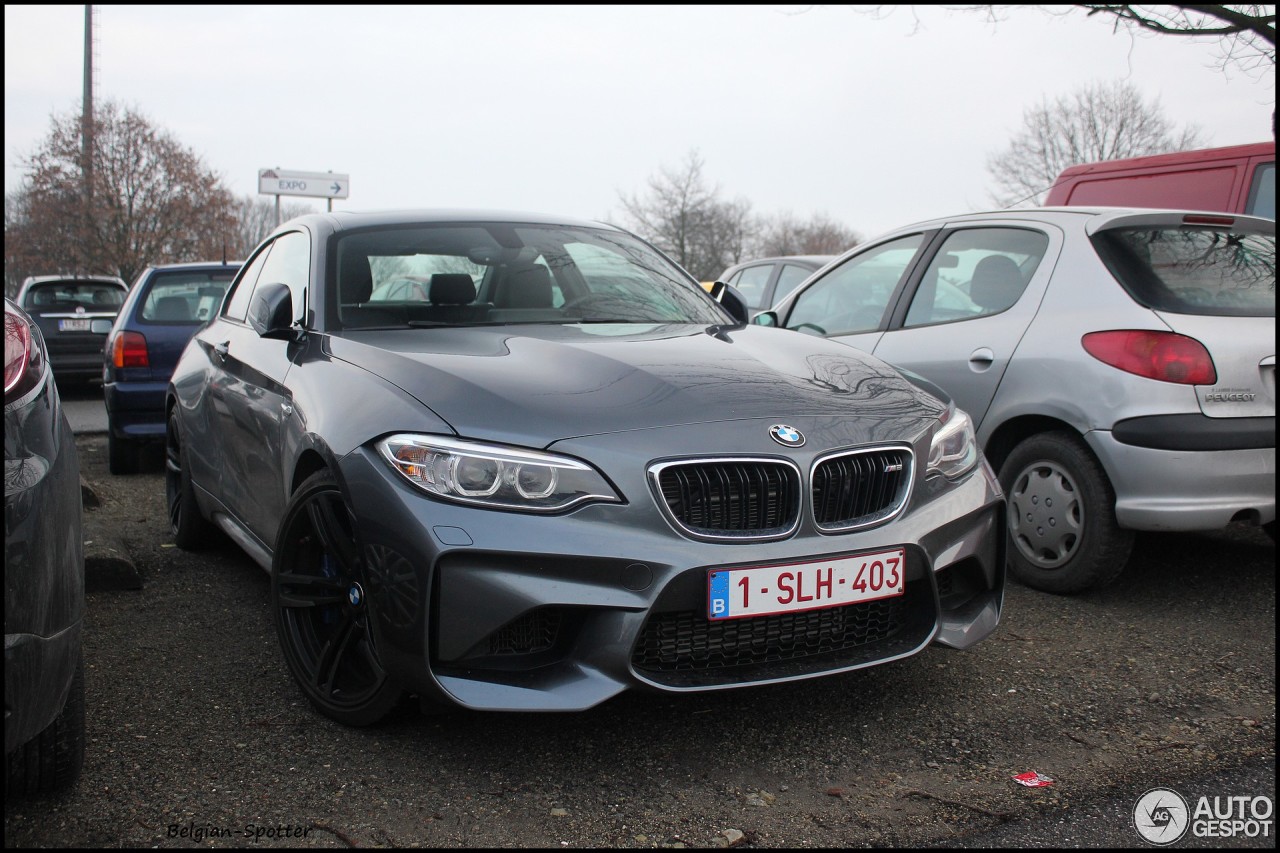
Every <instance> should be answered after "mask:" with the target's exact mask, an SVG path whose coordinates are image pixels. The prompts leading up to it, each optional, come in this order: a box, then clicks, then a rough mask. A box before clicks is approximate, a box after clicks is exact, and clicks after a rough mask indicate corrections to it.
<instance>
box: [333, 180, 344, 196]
mask: <svg viewBox="0 0 1280 853" xmlns="http://www.w3.org/2000/svg"><path fill="white" fill-rule="evenodd" d="M332 189H333V191H334V192H335V193H340V192H342V184H340V183H338V182H336V181H335V182H334V184H333V187H332Z"/></svg>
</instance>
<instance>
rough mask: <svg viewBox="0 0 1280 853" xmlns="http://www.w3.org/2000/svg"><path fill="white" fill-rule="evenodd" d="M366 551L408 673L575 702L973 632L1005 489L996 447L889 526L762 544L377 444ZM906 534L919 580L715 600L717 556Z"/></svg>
mask: <svg viewBox="0 0 1280 853" xmlns="http://www.w3.org/2000/svg"><path fill="white" fill-rule="evenodd" d="M342 476H343V480H344V483H345V487H346V489H347V491H348V493H349V498H350V500H351V505H352V506H353V507H354V509H355V512H356V514H357V522H358V529H359V530H360V531H361V536H362V539H363V542H362V544H363V546H364V550H365V555H366V566H367V573H368V576H367V578H366V584H365V589H366V592H367V593H368V598H369V602H370V605H371V608H370V612H371V622H372V624H373V629H374V636H375V641H376V643H377V645H378V654H379V656H380V659H381V661H382V663H383V664H384V665H385V666H386V667H387V669H388V671H389V672H391V673H392V674H393V676H394V677H396V678H397V679H398V680H399V681H401V682H402V683H403V684H404V685H405V686H406V687H407V688H409V689H411V690H415V691H418V692H420V693H423V694H425V695H429V696H432V697H433V698H438V699H445V700H447V701H449V702H452V703H456V704H459V705H462V706H465V707H467V708H471V709H479V710H503V711H575V710H584V709H586V708H590V707H592V706H594V705H596V704H599V703H600V702H603V701H605V700H607V699H609V698H611V697H613V696H615V695H617V694H618V693H620V692H622V691H624V690H626V689H629V688H640V689H649V690H658V691H667V692H693V691H703V690H716V689H726V688H733V687H742V686H746V685H753V684H769V683H778V682H784V681H792V680H797V679H803V678H812V677H817V676H822V675H828V674H832V673H837V672H844V671H849V670H853V669H858V668H861V667H865V666H871V665H874V664H879V663H884V662H887V661H892V660H897V659H901V658H904V657H908V656H910V655H913V654H915V653H917V652H919V651H920V650H921V649H923V648H924V647H925V646H926V645H928V644H929V643H930V642H937V643H939V644H942V645H947V646H951V647H955V648H967V647H969V646H971V645H973V644H974V643H976V642H978V641H979V640H981V639H983V638H984V637H986V636H988V635H989V634H990V633H991V632H992V631H993V630H994V629H995V627H996V624H997V623H998V621H999V615H1000V609H1001V603H1002V600H1003V590H1004V550H1003V549H1004V540H1005V536H1004V527H1003V524H1004V521H1003V519H1004V501H1003V497H1002V495H1001V493H1000V490H999V486H998V483H997V481H996V479H995V476H994V475H993V474H992V473H991V471H990V468H989V467H988V466H987V465H986V463H985V462H983V463H982V464H981V465H980V466H979V468H978V469H977V470H975V471H974V472H973V473H972V474H971V475H969V477H968V478H967V479H966V480H964V481H962V482H960V483H958V484H952V485H949V486H946V487H940V486H939V484H937V483H934V482H932V481H929V482H918V483H917V488H916V492H915V494H914V496H913V498H912V500H911V502H910V504H909V505H908V507H907V509H906V511H905V512H904V513H903V514H902V515H900V516H899V517H898V518H896V519H894V520H893V521H891V522H890V523H888V524H885V525H883V526H881V527H877V528H873V529H869V530H862V531H858V532H855V533H849V534H844V535H825V534H821V533H819V532H817V530H816V529H815V528H813V527H812V526H811V525H802V526H801V529H800V531H799V532H797V533H796V534H795V535H793V536H791V537H790V538H787V539H783V540H781V541H772V542H754V543H749V544H734V543H727V544H726V543H717V542H700V541H694V540H692V539H689V538H686V537H684V536H681V535H679V534H677V533H676V532H675V531H674V530H673V529H672V527H671V526H670V525H669V524H668V523H667V522H666V521H665V520H664V519H663V517H662V514H661V512H660V511H659V509H658V507H657V506H656V504H655V503H654V501H653V500H652V499H651V498H650V495H649V494H648V492H647V490H645V489H643V488H641V489H639V490H637V489H634V488H633V489H627V488H625V487H624V493H626V494H627V495H628V497H629V498H631V500H632V503H629V504H625V505H616V504H609V505H606V504H597V505H592V506H586V507H582V508H580V509H578V510H577V511H575V512H571V513H569V514H567V515H559V516H536V515H526V514H520V513H505V512H496V511H489V510H481V509H475V508H469V507H464V506H458V505H455V504H449V503H445V502H441V501H435V500H432V499H430V498H428V497H427V496H425V495H424V494H422V493H420V492H418V491H416V490H415V489H413V488H412V487H411V486H409V485H408V484H407V483H405V482H404V481H403V480H402V479H401V478H400V477H399V476H398V475H397V474H395V473H394V472H392V471H391V470H390V469H389V468H388V466H387V465H386V464H385V463H384V462H383V461H382V460H380V459H379V458H377V456H376V454H374V453H373V452H371V451H369V450H368V449H361V450H358V451H356V452H355V453H352V454H351V455H349V456H348V457H347V458H346V459H344V460H343V464H342ZM896 546H902V547H904V548H905V549H906V552H907V574H906V577H907V582H906V593H905V595H903V596H901V597H898V598H895V599H890V600H888V601H887V602H872V603H869V604H858V605H850V606H848V607H842V608H828V609H826V610H818V611H807V612H804V613H798V614H787V615H784V616H768V617H756V618H752V619H740V620H734V624H733V625H726V624H725V623H721V622H711V621H710V620H708V619H707V618H706V617H705V615H704V614H705V611H706V606H707V604H706V595H707V593H706V588H707V572H708V570H709V569H711V568H726V567H742V566H759V565H776V564H782V563H789V562H796V561H801V560H814V559H823V558H829V557H834V556H838V555H845V554H856V553H860V552H866V551H872V550H880V549H884V548H888V547H896Z"/></svg>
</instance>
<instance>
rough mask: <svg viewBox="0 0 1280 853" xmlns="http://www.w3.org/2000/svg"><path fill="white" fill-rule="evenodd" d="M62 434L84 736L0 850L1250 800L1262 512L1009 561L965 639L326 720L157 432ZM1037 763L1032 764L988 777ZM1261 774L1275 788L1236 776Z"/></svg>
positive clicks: (856, 830)
mask: <svg viewBox="0 0 1280 853" xmlns="http://www.w3.org/2000/svg"><path fill="white" fill-rule="evenodd" d="M78 445H79V450H80V459H81V467H82V473H83V476H84V479H85V481H86V483H87V484H88V486H89V489H90V492H91V494H92V497H93V502H95V503H96V504H97V506H94V507H90V508H88V509H87V510H86V537H87V538H89V539H93V538H94V537H98V541H97V542H96V545H95V546H91V551H92V553H94V554H95V555H97V556H96V557H95V559H94V560H92V561H90V565H89V569H88V571H89V574H88V582H89V595H88V616H87V623H86V632H85V654H86V665H87V690H88V738H89V747H88V754H87V757H86V764H85V770H84V774H83V776H82V778H81V781H80V783H79V785H78V786H77V787H76V789H75V790H74V791H73V792H71V793H70V794H67V795H64V796H61V797H55V798H51V799H48V800H43V801H28V802H7V803H6V807H5V839H6V842H5V843H6V846H104V847H110V846H208V845H210V844H215V845H219V846H249V845H252V844H259V843H270V844H273V845H288V846H436V847H439V846H453V847H489V846H493V847H590V846H596V847H599V846H606V847H670V846H687V847H716V846H755V847H850V846H900V845H948V846H952V845H966V844H972V845H994V846H1017V845H1019V844H1021V843H1027V842H1026V841H1025V840H1024V841H1020V840H1019V839H1020V838H1021V839H1028V838H1030V839H1035V838H1040V839H1046V840H1041V841H1039V842H1038V843H1055V844H1062V845H1067V846H1081V845H1083V846H1092V845H1094V844H1100V843H1103V844H1104V843H1115V844H1119V845H1122V846H1140V845H1142V844H1143V843H1144V842H1142V840H1141V838H1140V837H1139V836H1138V835H1137V833H1136V832H1135V831H1134V829H1133V827H1132V824H1131V820H1132V809H1133V804H1134V802H1135V800H1136V797H1137V796H1138V795H1139V794H1141V793H1142V792H1143V791H1145V790H1147V789H1150V788H1154V787H1166V788H1171V789H1173V790H1178V791H1180V792H1181V793H1182V794H1183V795H1184V796H1187V797H1188V798H1190V797H1191V796H1192V795H1195V796H1200V795H1205V796H1223V797H1225V796H1239V795H1245V796H1255V795H1266V796H1270V797H1272V798H1273V799H1274V775H1275V774H1274V767H1275V570H1274V563H1275V546H1274V543H1273V542H1272V541H1271V540H1270V539H1269V538H1268V537H1267V536H1266V535H1265V534H1263V533H1262V532H1261V531H1259V530H1257V529H1251V528H1243V527H1241V528H1232V529H1230V530H1227V531H1223V532H1221V533H1215V534H1207V535H1164V536H1159V535H1143V536H1141V537H1140V538H1139V540H1138V543H1137V547H1136V548H1135V556H1134V558H1133V560H1132V562H1131V564H1130V565H1129V566H1128V568H1127V570H1126V571H1125V572H1124V573H1123V574H1122V575H1121V577H1120V579H1119V581H1118V582H1116V583H1115V584H1113V585H1112V586H1110V587H1107V588H1105V589H1103V590H1101V591H1097V592H1094V593H1090V594H1086V595H1082V596H1079V597H1055V596H1051V595H1047V594H1043V593H1038V592H1033V591H1031V590H1028V589H1026V588H1024V587H1021V586H1018V585H1016V584H1011V585H1010V587H1009V589H1008V591H1007V594H1006V602H1005V616H1004V619H1003V621H1002V623H1001V627H1000V629H999V631H998V632H997V635H996V636H995V637H993V638H992V639H991V640H990V641H988V642H986V643H983V644H980V645H979V646H977V647H976V648H974V649H972V650H970V651H968V652H950V651H946V650H942V649H929V650H927V651H926V652H925V653H923V654H921V655H919V656H916V657H915V658H912V659H909V660H907V661H903V662H899V663H895V664H889V665H885V666H880V667H876V668H872V669H869V670H864V671H861V672H857V673H853V674H849V675H846V676H841V677H837V678H826V679H818V680H814V681H810V682H804V683H800V684H798V685H796V684H792V685H788V686H782V687H766V688H756V689H749V690H739V691H730V692H727V693H719V694H714V695H683V696H665V695H641V694H633V695H626V696H623V697H621V698H619V699H616V700H613V701H611V702H608V703H606V704H604V705H602V706H599V707H597V708H595V709H593V710H591V711H588V712H585V713H581V714H572V715H558V714H548V715H530V714H468V713H462V712H459V713H453V714H448V715H445V716H434V717H427V716H423V715H421V714H419V713H417V711H416V709H414V708H405V709H404V711H403V712H401V713H397V714H395V715H393V718H392V719H390V720H389V721H387V722H386V723H384V724H382V725H380V726H377V727H374V728H370V729H349V728H344V727H341V726H339V725H337V724H335V723H333V722H331V721H329V720H327V719H325V718H323V717H321V716H319V715H318V714H316V713H315V712H313V711H312V709H311V708H310V707H309V705H308V704H307V703H306V702H305V701H304V700H303V698H302V696H301V694H300V693H299V692H298V690H297V688H296V687H295V686H294V684H293V682H292V681H291V680H290V678H289V676H288V673H287V671H286V669H285V666H284V663H283V661H282V660H281V657H280V651H279V648H278V644H277V641H276V638H275V634H274V630H273V628H272V625H271V617H270V610H269V607H268V599H269V584H268V579H267V577H266V575H265V574H264V573H263V572H262V571H261V570H260V569H259V568H257V566H256V565H255V564H253V563H252V562H251V561H250V560H249V559H248V558H247V557H246V556H244V554H243V553H242V552H241V551H239V550H238V549H237V548H236V547H234V546H233V545H231V544H230V543H224V544H222V545H221V546H219V547H216V548H213V549H211V550H209V551H207V552H203V553H199V554H188V553H185V552H182V551H179V550H178V549H176V548H174V547H173V546H172V544H171V540H170V537H169V535H168V526H167V523H166V521H165V514H164V487H163V478H162V474H161V469H160V463H159V459H158V457H157V458H152V459H151V460H150V464H148V465H145V466H144V469H143V471H142V473H140V474H137V475H134V476H129V477H114V476H112V475H110V474H109V473H108V472H107V466H106V442H105V438H104V437H103V436H101V435H94V434H85V435H81V436H80V438H79V440H78ZM104 546H109V547H106V548H104ZM112 549H118V553H119V555H120V557H121V559H120V560H118V561H117V560H112V559H110V555H111V553H113V550H112ZM104 554H105V555H106V556H105V557H104V556H103V555H104ZM1032 771H1034V772H1037V773H1039V774H1040V775H1041V776H1043V777H1046V778H1048V779H1051V780H1052V783H1051V784H1048V785H1045V786H1044V787H1024V786H1022V785H1019V784H1017V783H1015V781H1014V780H1013V777H1014V776H1015V775H1017V774H1023V773H1028V772H1032ZM1214 774H1218V775H1214ZM1222 774H1226V775H1225V776H1224V775H1222ZM1259 774H1260V775H1261V778H1262V779H1263V780H1264V782H1265V780H1266V779H1267V778H1268V777H1269V779H1270V783H1271V786H1270V790H1266V791H1258V790H1250V789H1241V790H1236V787H1240V786H1243V785H1256V784H1258V783H1257V782H1256V781H1253V782H1250V781H1248V780H1251V779H1253V780H1256V779H1257V778H1258V776H1259ZM1237 780H1238V781H1237ZM1206 786H1207V787H1206ZM1019 827H1023V828H1025V830H1022V831H1025V832H1028V833H1031V834H1029V835H1023V836H1019V835H1009V834H1008V833H1010V832H1011V831H1019V830H1018V828H1019ZM1036 833H1039V834H1038V835H1037V834H1036ZM1077 833H1084V834H1077ZM1089 833H1098V834H1097V835H1092V834H1089ZM1264 841H1265V843H1259V842H1264ZM1223 843H1224V842H1223V841H1222V840H1221V839H1193V838H1191V836H1190V835H1189V836H1188V837H1187V838H1186V839H1184V841H1183V842H1181V844H1182V846H1188V845H1195V846H1219V845H1221V844H1223ZM1229 843H1230V844H1231V845H1236V844H1239V843H1246V840H1245V839H1236V840H1233V841H1231V842H1229ZM1248 843H1252V844H1255V845H1256V846H1266V847H1271V846H1274V834H1272V835H1271V836H1270V837H1269V838H1267V839H1254V840H1252V841H1249V842H1248Z"/></svg>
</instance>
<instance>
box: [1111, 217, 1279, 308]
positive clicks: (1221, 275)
mask: <svg viewBox="0 0 1280 853" xmlns="http://www.w3.org/2000/svg"><path fill="white" fill-rule="evenodd" d="M1093 241H1094V246H1095V247H1096V248H1097V250H1098V254H1099V255H1100V256H1101V257H1102V260H1103V261H1104V262H1105V263H1106V264H1107V267H1108V268H1109V269H1110V270H1111V272H1112V274H1113V275H1114V276H1115V277H1116V278H1117V279H1118V280H1119V281H1120V284H1121V285H1123V286H1124V289H1125V290H1127V291H1128V292H1129V295H1130V296H1132V297H1133V298H1134V299H1136V300H1137V301H1138V302H1140V303H1142V304H1143V305H1146V306H1148V307H1150V308H1154V309H1156V310H1158V311H1168V312H1170V313H1173V314H1209V315H1215V316H1224V317H1274V316H1275V315H1276V238H1275V235H1274V234H1258V233H1251V232H1243V231H1234V230H1230V229H1223V228H1210V227H1203V228H1201V227H1182V228H1117V229H1114V230H1109V231H1103V232H1101V233H1099V234H1097V235H1096V236H1095V237H1094V238H1093Z"/></svg>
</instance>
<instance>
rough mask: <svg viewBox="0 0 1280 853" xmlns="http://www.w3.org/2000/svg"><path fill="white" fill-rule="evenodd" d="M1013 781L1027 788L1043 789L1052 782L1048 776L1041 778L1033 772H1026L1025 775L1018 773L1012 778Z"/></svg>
mask: <svg viewBox="0 0 1280 853" xmlns="http://www.w3.org/2000/svg"><path fill="white" fill-rule="evenodd" d="M1013 781H1015V782H1017V783H1018V784H1019V785H1026V786H1027V787H1028V788H1044V787H1046V786H1048V785H1052V784H1053V780H1052V779H1050V778H1049V777H1048V776H1041V775H1040V774H1039V773H1037V772H1036V771H1034V770H1028V771H1027V772H1026V773H1019V774H1018V775H1017V776H1014V777H1013Z"/></svg>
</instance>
